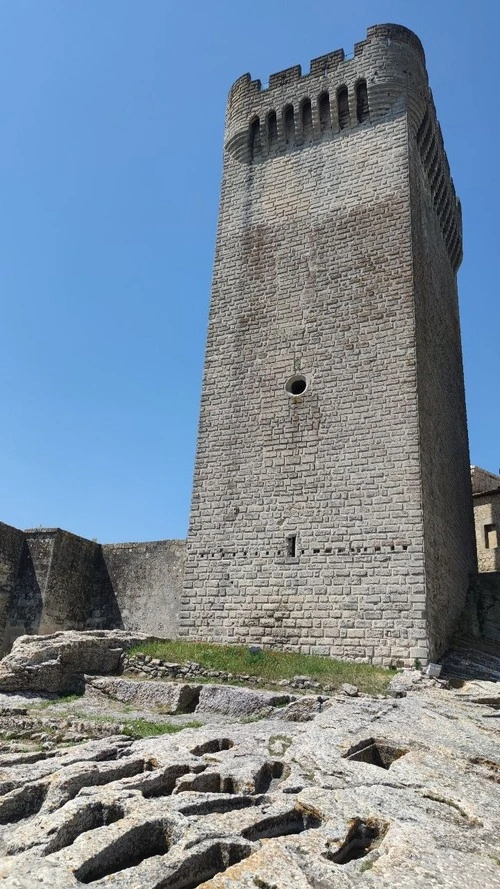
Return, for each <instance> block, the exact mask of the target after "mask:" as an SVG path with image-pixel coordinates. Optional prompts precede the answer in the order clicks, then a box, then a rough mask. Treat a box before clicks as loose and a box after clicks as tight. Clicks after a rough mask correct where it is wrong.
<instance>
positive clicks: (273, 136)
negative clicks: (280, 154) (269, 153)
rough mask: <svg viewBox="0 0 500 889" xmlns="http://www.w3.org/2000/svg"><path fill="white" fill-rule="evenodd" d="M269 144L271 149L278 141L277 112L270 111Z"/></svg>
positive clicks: (267, 125) (268, 118)
mask: <svg viewBox="0 0 500 889" xmlns="http://www.w3.org/2000/svg"><path fill="white" fill-rule="evenodd" d="M266 128H267V144H268V146H269V148H271V146H272V145H275V144H276V142H277V141H278V121H277V119H276V111H270V112H269V114H268V115H267V121H266Z"/></svg>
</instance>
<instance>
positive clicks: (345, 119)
mask: <svg viewBox="0 0 500 889" xmlns="http://www.w3.org/2000/svg"><path fill="white" fill-rule="evenodd" d="M337 110H338V115H339V127H340V129H341V130H345V128H346V127H349V126H350V125H351V112H350V111H349V97H348V94H347V87H346V86H341V87H340V89H339V90H337Z"/></svg>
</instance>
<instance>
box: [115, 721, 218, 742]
mask: <svg viewBox="0 0 500 889" xmlns="http://www.w3.org/2000/svg"><path fill="white" fill-rule="evenodd" d="M202 724H203V723H201V722H196V721H193V722H185V723H184V724H183V725H174V724H173V723H172V722H150V721H149V720H148V719H131V720H130V721H129V722H126V723H124V726H123V733H124V734H125V735H130V737H131V738H154V737H156V736H157V735H172V734H174V733H175V732H182V731H183V730H184V729H185V728H200V726H201V725H202Z"/></svg>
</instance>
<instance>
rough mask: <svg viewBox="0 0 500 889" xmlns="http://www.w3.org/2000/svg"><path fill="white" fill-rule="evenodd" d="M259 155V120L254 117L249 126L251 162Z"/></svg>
mask: <svg viewBox="0 0 500 889" xmlns="http://www.w3.org/2000/svg"><path fill="white" fill-rule="evenodd" d="M260 154H261V144H260V120H259V118H258V117H254V119H253V120H252V122H251V124H250V156H251V158H252V160H254V159H255V158H256V157H259V156H260Z"/></svg>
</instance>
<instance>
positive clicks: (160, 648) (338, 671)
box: [129, 639, 394, 694]
mask: <svg viewBox="0 0 500 889" xmlns="http://www.w3.org/2000/svg"><path fill="white" fill-rule="evenodd" d="M129 654H131V655H136V654H144V655H149V656H150V657H154V658H160V659H161V660H163V661H171V662H176V663H186V662H195V663H197V664H200V666H201V667H203V669H205V670H220V671H222V672H224V673H235V674H238V675H245V674H246V675H249V676H259V677H260V678H261V679H264V680H265V681H267V682H270V683H276V682H279V681H280V680H282V679H293V677H294V676H298V675H300V676H308V677H309V678H310V679H312V680H314V681H316V682H321V683H322V684H323V685H331V686H333V687H334V688H338V687H339V686H340V685H342V683H344V682H349V683H351V684H353V685H357V686H358V688H359V689H360V691H362V692H366V693H368V694H380V693H383V692H384V691H385V690H386V688H387V685H388V683H389V681H390V679H391V678H392V676H393V675H394V674H393V672H392V671H391V670H388V669H385V668H384V667H372V666H371V665H370V664H354V663H349V662H348V661H338V660H335V659H334V658H329V657H321V656H320V655H314V654H300V653H299V652H290V651H275V650H272V649H264V650H263V651H258V652H256V653H255V654H252V653H251V652H250V651H249V650H248V648H247V647H246V646H243V645H213V644H210V643H208V642H185V641H183V640H172V641H171V640H160V639H158V640H154V641H150V642H143V643H140V644H139V645H136V646H134V647H133V648H131V649H130V651H129Z"/></svg>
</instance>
